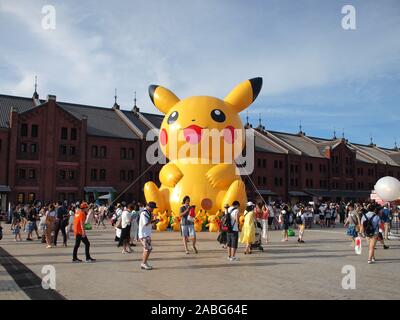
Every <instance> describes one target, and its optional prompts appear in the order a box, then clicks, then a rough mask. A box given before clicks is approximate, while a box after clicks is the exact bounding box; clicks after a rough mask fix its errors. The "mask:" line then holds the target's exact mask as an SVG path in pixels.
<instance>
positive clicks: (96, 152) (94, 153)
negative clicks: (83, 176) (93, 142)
mask: <svg viewBox="0 0 400 320" xmlns="http://www.w3.org/2000/svg"><path fill="white" fill-rule="evenodd" d="M98 156H99V148H98V147H97V146H92V158H97V157H98Z"/></svg>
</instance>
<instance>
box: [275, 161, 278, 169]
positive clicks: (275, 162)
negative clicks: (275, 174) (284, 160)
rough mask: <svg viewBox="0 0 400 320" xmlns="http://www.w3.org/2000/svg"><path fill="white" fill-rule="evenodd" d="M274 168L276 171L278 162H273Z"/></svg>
mask: <svg viewBox="0 0 400 320" xmlns="http://www.w3.org/2000/svg"><path fill="white" fill-rule="evenodd" d="M274 168H275V169H278V160H275V161H274Z"/></svg>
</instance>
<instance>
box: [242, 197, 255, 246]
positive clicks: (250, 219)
mask: <svg viewBox="0 0 400 320" xmlns="http://www.w3.org/2000/svg"><path fill="white" fill-rule="evenodd" d="M254 207H255V205H254V203H253V202H251V201H249V202H247V205H246V210H245V212H244V224H243V228H242V231H241V233H240V242H241V243H244V244H245V245H246V248H245V250H244V254H251V245H252V244H253V243H254V241H255V239H256V226H255V224H256V218H255V214H254Z"/></svg>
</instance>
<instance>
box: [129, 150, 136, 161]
mask: <svg viewBox="0 0 400 320" xmlns="http://www.w3.org/2000/svg"><path fill="white" fill-rule="evenodd" d="M134 157H135V150H134V149H133V148H130V149H129V150H128V159H130V160H132V159H133V158H134Z"/></svg>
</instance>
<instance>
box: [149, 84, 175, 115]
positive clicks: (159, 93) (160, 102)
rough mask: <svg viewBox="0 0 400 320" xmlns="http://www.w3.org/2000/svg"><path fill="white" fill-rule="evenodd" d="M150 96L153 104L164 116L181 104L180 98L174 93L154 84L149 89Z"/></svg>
mask: <svg viewBox="0 0 400 320" xmlns="http://www.w3.org/2000/svg"><path fill="white" fill-rule="evenodd" d="M149 95H150V99H151V101H152V102H153V104H154V105H155V106H156V107H157V109H158V110H160V111H161V112H162V113H164V114H166V113H168V111H169V110H170V109H171V108H172V107H173V106H174V105H175V104H177V103H178V102H179V98H178V97H177V96H176V95H175V94H174V93H173V92H171V91H170V90H168V89H166V88H164V87H161V86H157V85H154V84H153V85H151V86H150V87H149Z"/></svg>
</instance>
